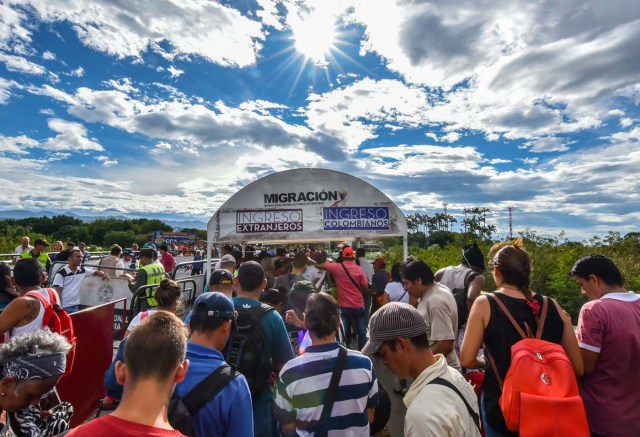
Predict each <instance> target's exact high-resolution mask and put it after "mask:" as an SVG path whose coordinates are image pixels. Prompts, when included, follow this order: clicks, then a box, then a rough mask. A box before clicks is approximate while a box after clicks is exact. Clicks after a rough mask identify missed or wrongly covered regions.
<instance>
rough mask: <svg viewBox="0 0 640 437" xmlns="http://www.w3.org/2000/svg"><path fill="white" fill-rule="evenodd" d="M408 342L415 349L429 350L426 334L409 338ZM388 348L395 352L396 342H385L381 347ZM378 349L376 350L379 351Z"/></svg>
mask: <svg viewBox="0 0 640 437" xmlns="http://www.w3.org/2000/svg"><path fill="white" fill-rule="evenodd" d="M409 341H410V342H411V344H413V345H414V346H415V347H416V349H428V348H429V337H427V333H426V332H425V333H424V334H420V335H416V336H415V337H409ZM385 344H386V345H387V346H389V349H391V352H395V351H396V340H387V341H385V342H384V343H382V345H383V346H384V345H385ZM379 350H380V349H378V351H379Z"/></svg>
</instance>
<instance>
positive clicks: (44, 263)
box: [20, 250, 49, 272]
mask: <svg viewBox="0 0 640 437" xmlns="http://www.w3.org/2000/svg"><path fill="white" fill-rule="evenodd" d="M20 257H21V258H33V255H32V254H31V251H30V250H27V251H26V252H22V255H20ZM38 261H40V264H42V269H43V270H44V271H45V272H46V271H47V262H48V261H49V255H48V254H47V253H46V252H40V255H38Z"/></svg>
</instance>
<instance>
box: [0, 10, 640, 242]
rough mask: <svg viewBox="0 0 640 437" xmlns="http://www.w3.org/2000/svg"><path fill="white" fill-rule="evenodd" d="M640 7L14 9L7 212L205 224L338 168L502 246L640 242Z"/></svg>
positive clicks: (5, 146)
mask: <svg viewBox="0 0 640 437" xmlns="http://www.w3.org/2000/svg"><path fill="white" fill-rule="evenodd" d="M638 47H640V2H637V1H632V0H626V1H620V0H611V1H607V2H602V1H600V0H563V1H561V2H557V1H552V0H545V1H524V0H523V1H519V0H505V1H501V2H495V1H488V0H487V1H485V0H468V1H466V0H459V1H451V0H449V1H441V2H438V1H432V2H426V1H417V0H416V1H409V0H396V1H392V0H318V1H291V0H243V1H220V2H215V1H204V0H180V1H177V0H175V1H170V0H136V1H133V0H131V1H123V2H116V1H110V0H95V1H81V0H30V1H27V0H3V1H1V2H0V168H1V169H2V171H0V184H1V186H2V187H3V196H2V198H1V199H0V210H10V209H28V210H32V211H39V210H48V211H59V212H63V211H73V212H76V213H78V214H81V215H105V214H110V213H114V214H115V213H117V214H131V215H136V216H145V215H150V214H155V213H159V214H163V215H165V216H167V217H173V218H178V219H179V218H195V219H199V220H203V221H207V220H208V218H209V217H210V216H211V214H212V213H213V212H215V210H216V209H217V208H218V207H219V206H220V205H221V204H222V203H223V202H224V201H225V200H226V199H228V198H229V196H231V195H232V194H233V193H235V192H236V191H237V190H238V189H240V188H242V187H243V186H245V185H246V184H248V183H250V182H252V181H254V180H256V179H257V178H259V177H262V176H265V175H267V174H270V173H272V172H275V171H281V170H286V169H290V168H299V167H323V168H329V169H333V170H338V171H343V172H347V173H350V174H353V175H355V176H358V177H361V178H363V179H364V180H366V181H368V182H370V183H372V184H374V185H375V186H377V187H378V188H380V189H381V190H382V191H384V192H385V193H386V194H388V195H389V196H390V197H391V198H392V199H393V200H394V201H395V202H396V203H397V204H398V205H399V206H400V207H401V208H402V209H403V211H405V213H407V214H409V213H413V212H421V213H428V214H433V213H434V212H439V211H441V210H442V204H443V202H446V203H447V204H448V207H447V208H448V211H449V212H451V213H453V214H454V215H456V216H457V217H458V219H459V220H460V219H461V212H462V209H463V208H465V207H474V206H480V207H488V208H490V209H491V210H492V211H493V213H492V214H491V216H490V217H489V219H490V221H491V222H493V223H494V224H496V226H497V227H498V232H499V234H501V235H505V234H506V233H507V232H508V224H507V217H508V213H507V207H508V206H513V207H514V230H515V231H516V232H517V231H519V230H523V229H525V228H527V227H529V228H533V229H536V230H538V231H540V232H542V233H544V234H558V233H559V232H560V231H561V230H564V231H565V232H566V234H567V236H569V237H570V238H576V239H581V238H585V237H588V236H591V235H594V234H602V233H606V232H607V231H608V230H616V231H620V232H622V233H626V232H629V231H633V230H637V229H638V219H639V218H640V208H639V207H640V202H639V199H640V182H639V179H638V177H637V176H636V174H637V171H638V170H637V169H638V168H639V165H640V150H639V149H638V145H639V141H640V108H639V105H640V56H638Z"/></svg>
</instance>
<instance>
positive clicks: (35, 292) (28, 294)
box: [25, 291, 51, 308]
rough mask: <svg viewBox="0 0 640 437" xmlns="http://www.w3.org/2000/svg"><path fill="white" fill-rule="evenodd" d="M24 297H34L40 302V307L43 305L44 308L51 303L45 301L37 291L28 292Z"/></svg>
mask: <svg viewBox="0 0 640 437" xmlns="http://www.w3.org/2000/svg"><path fill="white" fill-rule="evenodd" d="M25 296H29V297H34V298H36V299H38V300H39V301H40V303H41V304H42V305H44V307H45V308H46V307H48V306H49V305H51V302H47V300H46V299H45V298H44V296H43V295H41V294H40V293H38V292H37V291H28V292H27V293H26V294H25ZM49 299H51V295H49Z"/></svg>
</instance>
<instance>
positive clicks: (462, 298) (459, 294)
mask: <svg viewBox="0 0 640 437" xmlns="http://www.w3.org/2000/svg"><path fill="white" fill-rule="evenodd" d="M478 276H480V273H478V272H475V271H473V270H471V269H470V270H469V272H468V273H467V274H466V275H465V277H464V287H463V288H452V289H451V293H453V298H454V299H455V300H456V307H457V308H458V329H460V327H461V326H462V325H464V324H465V323H467V319H468V318H469V308H468V307H467V297H468V296H469V284H471V281H473V280H474V279H475V278H477V277H478Z"/></svg>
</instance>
